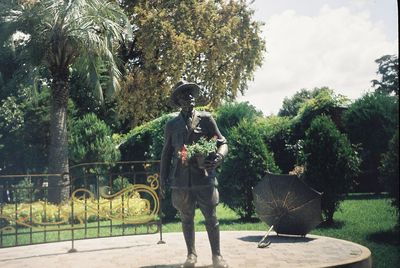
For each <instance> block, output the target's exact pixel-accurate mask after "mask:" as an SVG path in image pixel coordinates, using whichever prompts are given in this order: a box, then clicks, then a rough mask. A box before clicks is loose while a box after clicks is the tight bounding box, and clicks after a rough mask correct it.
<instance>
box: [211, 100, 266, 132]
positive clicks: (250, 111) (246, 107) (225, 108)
mask: <svg viewBox="0 0 400 268" xmlns="http://www.w3.org/2000/svg"><path fill="white" fill-rule="evenodd" d="M261 116H262V112H260V111H257V110H256V108H255V107H254V106H253V105H251V104H250V103H249V102H228V103H225V104H223V105H221V106H220V107H218V109H217V111H216V121H217V124H218V128H219V130H220V131H221V133H222V135H224V136H227V135H228V133H229V131H230V129H231V128H233V127H235V126H237V125H238V124H239V122H240V121H241V120H248V121H253V120H255V119H256V118H258V117H261Z"/></svg>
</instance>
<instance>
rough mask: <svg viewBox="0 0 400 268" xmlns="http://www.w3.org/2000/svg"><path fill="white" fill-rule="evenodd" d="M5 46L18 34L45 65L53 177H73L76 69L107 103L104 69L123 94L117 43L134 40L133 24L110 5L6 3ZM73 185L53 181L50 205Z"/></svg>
mask: <svg viewBox="0 0 400 268" xmlns="http://www.w3.org/2000/svg"><path fill="white" fill-rule="evenodd" d="M0 10H1V11H0V12H1V15H0V16H1V17H0V20H1V21H0V23H1V24H0V27H1V37H0V41H1V43H2V44H3V42H4V41H6V40H9V37H10V36H12V35H15V34H20V33H24V34H25V35H27V36H29V39H28V40H27V43H26V47H27V49H28V50H29V51H30V55H31V56H32V60H33V62H34V63H36V64H37V65H44V66H45V67H46V68H47V69H48V71H49V74H50V75H49V76H50V81H51V100H50V101H51V117H50V149H49V170H48V171H49V173H50V174H63V173H67V172H68V142H67V135H68V133H67V124H66V123H67V120H66V117H67V103H68V96H69V89H70V86H69V78H70V70H71V69H70V68H71V67H72V65H73V64H75V66H77V68H78V69H79V70H81V71H83V72H85V73H86V74H87V76H88V78H89V80H90V81H92V82H93V85H94V88H95V90H96V92H97V95H98V96H99V97H100V98H102V97H103V89H102V87H101V84H100V70H99V67H103V68H104V67H105V69H106V70H107V71H108V73H109V77H110V81H111V82H110V83H109V87H108V88H109V89H110V91H111V90H115V89H116V88H117V86H118V85H117V81H118V80H117V79H118V76H119V71H118V69H117V65H116V61H115V58H114V54H115V53H114V50H115V49H116V47H115V41H116V40H121V39H123V38H124V37H125V36H127V34H128V31H127V29H128V27H126V26H127V25H128V24H129V22H128V20H127V17H126V16H125V15H124V13H123V11H122V10H121V9H120V8H119V7H118V5H116V4H115V3H112V2H109V1H106V0H41V1H35V0H20V1H13V0H5V1H2V3H1V6H0ZM68 181H69V179H68V178H64V179H62V178H61V177H59V176H54V177H50V178H49V187H51V188H50V189H51V191H49V201H51V202H56V203H59V202H60V201H63V200H65V199H66V198H67V197H68V194H69V192H68V188H67V187H65V185H67V184H68Z"/></svg>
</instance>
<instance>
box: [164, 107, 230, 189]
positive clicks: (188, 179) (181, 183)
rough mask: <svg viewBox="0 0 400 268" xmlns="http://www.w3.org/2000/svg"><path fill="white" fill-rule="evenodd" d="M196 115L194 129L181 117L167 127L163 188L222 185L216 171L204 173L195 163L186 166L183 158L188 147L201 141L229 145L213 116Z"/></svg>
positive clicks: (193, 121)
mask: <svg viewBox="0 0 400 268" xmlns="http://www.w3.org/2000/svg"><path fill="white" fill-rule="evenodd" d="M193 112H194V115H193V120H192V124H191V126H188V125H187V124H186V121H185V119H184V117H183V115H182V114H181V113H180V114H179V115H178V116H177V117H175V118H173V119H171V120H170V121H168V122H167V124H166V125H165V130H164V147H163V151H162V155H161V167H160V177H161V182H162V184H165V183H168V184H170V187H171V188H183V189H185V188H201V187H207V186H212V185H213V186H217V185H218V182H217V179H216V174H215V170H208V171H206V170H205V169H200V168H199V167H198V166H197V164H196V163H195V162H194V161H190V162H189V163H184V162H183V161H182V159H181V157H180V155H179V152H180V151H181V150H182V147H183V146H184V145H190V144H193V142H197V141H198V140H199V139H200V138H201V137H206V138H208V139H212V138H216V139H217V147H219V146H221V145H222V144H226V139H225V138H224V137H223V136H222V135H221V133H220V131H219V129H218V127H217V124H216V123H215V120H214V119H213V117H212V116H211V114H210V113H208V112H203V111H193Z"/></svg>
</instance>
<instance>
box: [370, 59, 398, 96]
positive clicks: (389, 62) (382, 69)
mask: <svg viewBox="0 0 400 268" xmlns="http://www.w3.org/2000/svg"><path fill="white" fill-rule="evenodd" d="M375 62H376V63H377V64H378V66H379V67H378V71H377V74H379V75H380V76H381V77H380V78H381V79H380V81H378V80H376V79H374V80H372V86H373V87H374V88H375V90H376V92H378V93H383V94H388V95H389V94H391V93H393V94H394V95H396V96H399V59H398V58H397V56H396V55H385V56H382V57H380V58H379V59H377V60H375Z"/></svg>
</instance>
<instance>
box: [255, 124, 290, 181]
mask: <svg viewBox="0 0 400 268" xmlns="http://www.w3.org/2000/svg"><path fill="white" fill-rule="evenodd" d="M258 123H259V125H260V127H261V128H262V133H263V134H262V135H263V140H264V142H265V143H266V144H267V146H268V148H270V149H271V151H272V152H273V154H274V158H275V162H276V164H277V165H278V166H279V168H280V169H281V170H282V173H289V171H290V170H292V169H293V167H294V166H295V165H296V164H297V150H296V148H295V147H293V146H291V143H292V140H293V137H292V127H293V120H292V119H290V118H289V117H281V116H269V117H267V118H266V119H261V120H259V122H258Z"/></svg>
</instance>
